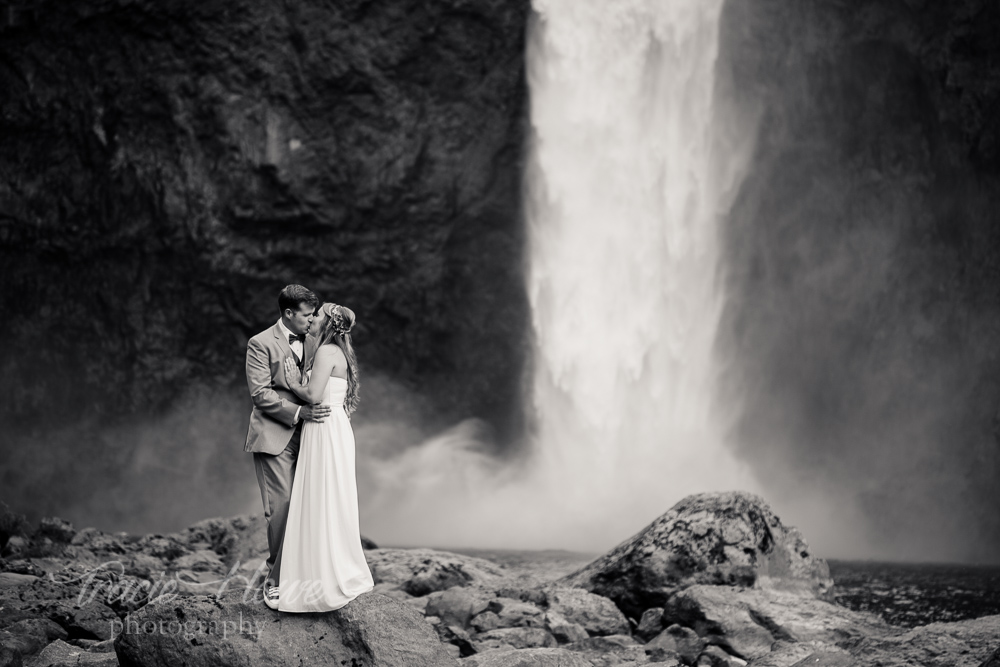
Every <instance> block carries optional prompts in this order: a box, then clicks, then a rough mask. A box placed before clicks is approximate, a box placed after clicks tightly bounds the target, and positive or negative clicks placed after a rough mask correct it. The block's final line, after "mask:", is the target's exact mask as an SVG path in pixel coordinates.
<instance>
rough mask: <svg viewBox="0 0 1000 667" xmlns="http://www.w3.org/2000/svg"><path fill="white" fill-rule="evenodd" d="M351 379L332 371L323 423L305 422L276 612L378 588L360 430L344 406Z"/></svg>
mask: <svg viewBox="0 0 1000 667" xmlns="http://www.w3.org/2000/svg"><path fill="white" fill-rule="evenodd" d="M346 395H347V380H345V379H343V378H337V377H331V378H330V381H329V382H328V383H327V385H326V395H325V397H324V398H323V401H322V402H323V404H325V405H330V406H332V407H333V411H332V412H331V414H330V416H329V417H327V418H326V419H325V420H324V421H322V422H320V423H317V422H310V421H307V422H305V423H304V424H303V425H302V439H301V442H300V445H299V458H298V463H297V464H296V466H295V479H294V481H293V482H292V495H291V499H290V501H289V507H288V519H287V523H286V524H285V537H284V542H283V543H282V547H281V551H282V556H281V575H280V576H281V581H279V582H278V586H279V588H280V589H281V593H280V594H279V596H278V611H288V612H322V611H332V610H334V609H340V608H341V607H343V606H344V605H346V604H347V603H348V602H350V601H351V600H353V599H354V598H356V597H358V596H359V595H361V594H362V593H367V592H368V591H370V590H372V588H373V587H374V585H375V584H374V582H373V580H372V573H371V570H369V569H368V563H367V562H366V561H365V554H364V551H362V549H361V528H360V522H359V519H358V485H357V479H356V478H355V473H354V431H353V430H352V429H351V421H350V420H349V419H348V418H347V413H346V412H345V411H344V407H343V406H344V397H345V396H346Z"/></svg>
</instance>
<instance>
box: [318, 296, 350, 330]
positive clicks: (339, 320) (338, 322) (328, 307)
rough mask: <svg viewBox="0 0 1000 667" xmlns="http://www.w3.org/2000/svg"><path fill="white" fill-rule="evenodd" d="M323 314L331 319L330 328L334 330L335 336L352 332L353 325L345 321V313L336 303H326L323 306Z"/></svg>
mask: <svg viewBox="0 0 1000 667" xmlns="http://www.w3.org/2000/svg"><path fill="white" fill-rule="evenodd" d="M323 312H324V313H325V314H326V316H327V317H328V318H330V324H329V327H330V328H331V329H333V333H334V334H346V333H350V332H351V325H350V323H349V322H347V321H346V320H345V319H344V313H343V312H342V311H341V310H340V306H338V305H337V304H335V303H325V304H323Z"/></svg>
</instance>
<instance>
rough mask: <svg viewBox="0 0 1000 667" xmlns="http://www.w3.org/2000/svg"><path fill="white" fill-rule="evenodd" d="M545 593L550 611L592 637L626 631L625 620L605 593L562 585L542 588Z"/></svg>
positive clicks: (626, 621) (625, 633)
mask: <svg viewBox="0 0 1000 667" xmlns="http://www.w3.org/2000/svg"><path fill="white" fill-rule="evenodd" d="M545 594H546V599H547V602H548V609H549V612H550V613H551V614H555V615H557V616H558V617H561V618H563V619H565V620H566V621H568V622H570V623H576V624H577V625H579V626H581V627H582V628H583V629H584V630H586V632H587V634H588V635H590V636H592V637H600V636H604V635H627V634H629V632H630V629H629V624H628V620H627V619H626V618H625V616H623V615H622V613H621V611H619V610H618V608H617V607H615V604H614V602H612V601H611V600H609V599H608V598H606V597H602V596H600V595H595V594H594V593H590V592H587V591H585V590H582V589H579V588H566V587H562V586H556V587H553V588H549V589H546V591H545Z"/></svg>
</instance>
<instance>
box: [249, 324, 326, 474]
mask: <svg viewBox="0 0 1000 667" xmlns="http://www.w3.org/2000/svg"><path fill="white" fill-rule="evenodd" d="M316 343H317V338H316V337H315V336H306V340H305V344H304V345H303V354H304V355H305V364H304V368H305V369H309V368H310V367H311V366H312V362H313V357H315V355H316ZM285 357H292V358H293V359H294V358H295V355H294V354H293V353H292V348H290V347H289V346H288V339H286V338H285V335H284V334H283V333H282V331H281V327H279V326H278V324H277V323H275V324H274V326H273V327H271V328H270V329H267V330H265V331H262V332H260V333H259V334H257V335H256V336H254V337H253V338H251V339H250V340H249V341H247V386H248V387H249V389H250V399H251V400H252V401H253V412H252V413H251V414H250V428H249V430H248V431H247V441H246V445H244V447H243V451H245V452H261V453H264V454H272V455H276V454H280V453H281V452H282V451H283V450H284V449H285V447H286V446H287V445H288V441H289V440H291V439H292V434H293V433H294V432H295V412H296V410H298V409H299V406H301V405H304V404H305V402H304V401H303V400H302V399H300V398H299V397H298V396H296V395H295V394H294V393H292V391H291V389H289V383H288V380H287V378H285Z"/></svg>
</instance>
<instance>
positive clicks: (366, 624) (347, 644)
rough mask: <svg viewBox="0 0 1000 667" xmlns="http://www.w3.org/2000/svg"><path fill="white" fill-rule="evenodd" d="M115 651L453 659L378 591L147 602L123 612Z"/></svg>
mask: <svg viewBox="0 0 1000 667" xmlns="http://www.w3.org/2000/svg"><path fill="white" fill-rule="evenodd" d="M115 652H116V653H117V655H118V659H119V661H120V662H121V664H122V665H123V666H124V667H175V666H176V665H178V664H182V663H183V664H186V665H189V666H190V667H209V666H218V667H222V666H223V665H261V666H266V665H275V666H280V667H284V666H285V665H292V664H358V665H373V666H374V665H379V666H380V667H382V666H384V667H393V666H398V667H439V666H441V665H450V664H453V657H452V655H451V653H450V652H449V651H448V650H447V649H446V648H445V645H444V644H442V643H441V642H440V641H439V640H438V638H437V635H436V633H435V632H434V630H433V628H432V627H431V626H430V625H429V624H428V623H427V622H425V621H424V620H423V618H422V617H421V616H420V614H418V613H417V612H416V611H414V610H411V609H409V608H407V607H406V606H404V605H401V604H400V603H398V602H396V601H395V600H393V599H392V598H389V597H386V596H384V595H378V594H375V593H368V594H365V595H362V596H361V597H359V598H357V599H356V600H354V601H352V602H351V603H350V604H349V605H347V606H346V607H344V608H343V609H340V610H337V611H334V612H329V613H325V614H279V613H277V612H274V611H272V610H270V609H268V608H267V607H266V606H264V604H263V603H262V602H261V601H259V600H256V601H253V600H251V601H244V600H243V599H242V593H237V592H233V593H226V594H224V595H223V596H221V597H219V598H213V597H205V596H193V597H187V598H179V599H177V600H174V601H172V602H170V603H168V604H150V605H147V606H146V607H144V608H143V609H142V610H141V611H139V612H137V613H135V614H132V615H130V616H129V617H128V618H127V619H126V621H125V623H124V626H123V629H122V632H121V634H119V635H118V638H117V639H116V640H115Z"/></svg>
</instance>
